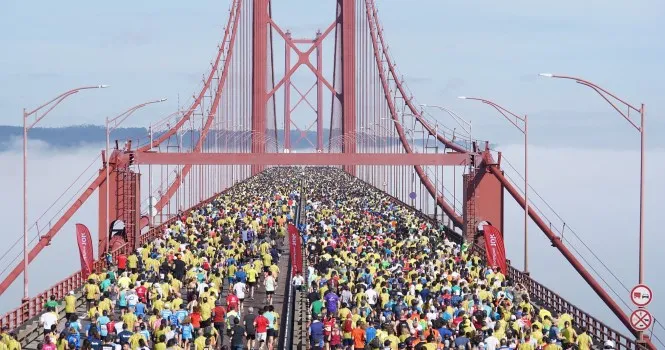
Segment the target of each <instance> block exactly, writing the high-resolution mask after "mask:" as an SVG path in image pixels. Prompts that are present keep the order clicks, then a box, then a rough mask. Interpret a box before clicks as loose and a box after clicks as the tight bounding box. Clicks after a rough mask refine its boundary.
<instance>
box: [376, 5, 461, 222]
mask: <svg viewBox="0 0 665 350" xmlns="http://www.w3.org/2000/svg"><path fill="white" fill-rule="evenodd" d="M373 6H374V5H373V4H371V3H370V2H369V1H367V2H365V7H366V12H367V21H369V22H370V23H369V28H370V35H371V36H372V48H373V50H374V59H375V60H376V65H377V67H379V77H380V78H381V85H382V87H383V93H384V97H385V99H386V102H387V103H388V109H389V111H390V116H391V118H392V120H393V121H395V122H397V121H399V117H398V116H397V108H396V106H395V102H394V101H393V99H392V97H391V95H390V87H389V86H388V77H387V76H386V71H384V70H383V69H382V68H381V67H382V64H383V63H382V62H381V57H380V52H379V44H382V39H379V38H380V33H377V30H376V28H375V27H374V26H373V25H372V19H374V20H375V21H378V19H377V18H376V16H377V13H376V8H373ZM384 50H385V48H384ZM385 56H386V57H387V53H385ZM388 64H389V66H390V65H391V64H390V62H388ZM393 74H394V72H393ZM396 81H397V80H396ZM400 91H401V90H400ZM402 93H403V92H402ZM405 100H406V98H405ZM414 114H415V113H414ZM423 126H425V124H423ZM395 129H396V130H397V134H398V136H399V139H400V142H401V143H402V146H403V147H404V151H405V152H406V153H409V154H413V149H412V148H411V145H410V144H409V141H408V140H407V138H406V133H405V131H404V127H403V126H402V125H401V124H399V123H395ZM437 137H439V135H438V134H437ZM457 148H459V149H460V153H466V151H465V150H464V149H461V147H459V146H457ZM414 170H415V171H416V173H417V174H418V177H419V178H420V181H421V182H422V184H423V186H425V188H426V189H427V192H429V193H430V195H431V196H432V198H434V199H435V201H436V203H437V205H439V206H440V207H441V209H442V210H443V212H444V213H446V215H448V217H449V218H450V219H451V220H452V221H453V223H454V225H455V226H457V227H463V226H464V219H463V218H462V217H461V216H459V215H457V213H456V212H455V210H454V209H453V208H452V207H451V206H450V205H449V204H448V203H446V201H445V200H444V198H443V197H442V196H439V194H438V190H437V189H436V188H435V186H434V184H433V183H432V181H430V179H429V178H428V177H427V174H426V173H425V170H424V169H423V168H422V167H421V166H420V165H415V166H414Z"/></svg>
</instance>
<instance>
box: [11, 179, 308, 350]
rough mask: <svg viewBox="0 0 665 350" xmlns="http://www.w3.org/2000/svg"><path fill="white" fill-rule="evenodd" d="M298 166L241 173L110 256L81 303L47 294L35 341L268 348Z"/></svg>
mask: <svg viewBox="0 0 665 350" xmlns="http://www.w3.org/2000/svg"><path fill="white" fill-rule="evenodd" d="M301 172H302V171H301V170H299V169H297V168H276V169H271V170H269V171H267V172H264V173H262V174H260V175H258V176H256V177H254V178H252V179H250V180H248V181H246V182H243V183H239V184H237V185H236V186H234V187H233V188H232V189H231V190H229V191H228V192H227V193H226V194H223V195H221V196H220V197H218V198H217V199H215V200H213V201H212V202H211V203H209V204H207V205H205V206H203V207H200V208H199V209H197V210H194V211H191V212H188V213H182V214H181V217H180V218H179V220H178V221H177V222H175V223H174V224H172V225H170V226H169V227H167V228H165V231H164V235H163V237H161V238H158V239H156V240H155V241H153V242H151V243H149V244H146V245H144V246H143V247H141V248H139V249H137V250H136V251H135V252H133V253H132V254H130V255H121V256H119V257H117V258H116V259H110V258H109V259H108V261H107V262H108V269H107V270H106V271H104V272H102V273H93V274H91V275H90V276H88V283H87V284H86V285H85V286H84V287H83V291H82V292H83V295H84V297H85V299H86V308H87V311H86V312H85V313H83V312H77V307H76V296H75V295H74V292H73V291H72V292H71V293H70V295H68V296H67V297H66V298H65V300H64V301H63V302H59V301H56V300H51V301H49V302H48V303H47V305H46V309H47V311H46V312H45V313H44V314H43V315H41V317H40V320H39V324H40V326H41V327H42V328H43V330H44V335H43V341H42V342H41V344H40V347H41V349H44V350H54V349H58V350H64V349H68V350H75V349H86V350H87V349H94V350H118V349H141V350H145V349H157V350H164V349H191V350H204V349H205V350H212V349H233V350H240V349H247V348H249V349H269V350H272V349H276V348H277V339H278V334H279V328H280V322H281V319H280V315H279V312H281V309H280V310H276V309H275V307H274V306H273V300H272V297H273V294H274V293H275V291H276V289H277V287H278V282H279V281H280V279H282V278H284V277H282V276H281V274H282V273H285V272H281V271H280V269H279V266H278V262H279V259H280V249H281V247H282V241H283V238H284V236H285V235H286V226H287V223H289V222H291V221H292V220H294V215H295V211H296V207H297V204H298V201H299V197H300V194H299V193H298V191H299V183H300V181H299V175H300V174H301ZM255 298H256V299H255ZM258 298H260V300H257V299H258ZM249 305H259V306H258V307H252V306H249ZM63 309H64V312H65V313H66V315H65V318H64V320H61V319H59V317H58V313H59V312H61V311H63ZM11 339H13V338H12V337H10V336H9V335H6V334H5V331H4V330H3V338H2V341H1V342H0V350H4V348H5V347H7V348H8V349H10V350H18V349H16V343H17V342H12V341H11ZM19 346H20V345H19Z"/></svg>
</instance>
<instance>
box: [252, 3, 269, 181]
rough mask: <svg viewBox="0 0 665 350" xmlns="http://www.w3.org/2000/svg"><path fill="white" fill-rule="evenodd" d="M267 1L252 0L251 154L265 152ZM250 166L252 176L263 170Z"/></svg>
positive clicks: (258, 166)
mask: <svg viewBox="0 0 665 350" xmlns="http://www.w3.org/2000/svg"><path fill="white" fill-rule="evenodd" d="M268 3H269V1H268V0H254V6H253V8H252V12H253V13H252V21H253V35H254V37H253V40H252V44H253V45H252V48H253V51H252V130H251V131H252V153H254V154H259V153H265V152H266V145H265V132H266V117H267V116H266V107H267V103H268V91H267V84H268V31H269V30H270V27H269V26H270V24H269V23H268V22H269V21H268V19H269V14H268ZM263 168H264V167H263V166H261V165H252V175H256V174H257V173H259V172H260V171H261V170H263Z"/></svg>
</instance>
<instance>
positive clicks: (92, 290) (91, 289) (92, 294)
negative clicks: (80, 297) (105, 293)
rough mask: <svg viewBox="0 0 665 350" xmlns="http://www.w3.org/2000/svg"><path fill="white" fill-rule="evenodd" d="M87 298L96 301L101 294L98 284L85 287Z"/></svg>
mask: <svg viewBox="0 0 665 350" xmlns="http://www.w3.org/2000/svg"><path fill="white" fill-rule="evenodd" d="M85 292H86V298H88V299H96V298H97V295H98V294H99V287H97V285H96V284H86V285H85Z"/></svg>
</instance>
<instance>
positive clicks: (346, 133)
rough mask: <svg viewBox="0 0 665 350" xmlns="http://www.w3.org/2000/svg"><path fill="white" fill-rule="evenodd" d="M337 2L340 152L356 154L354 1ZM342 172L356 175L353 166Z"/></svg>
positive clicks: (343, 0) (342, 0) (345, 168)
mask: <svg viewBox="0 0 665 350" xmlns="http://www.w3.org/2000/svg"><path fill="white" fill-rule="evenodd" d="M338 1H339V4H340V10H341V16H340V19H341V24H342V135H343V141H344V143H343V149H342V152H343V153H356V22H355V20H356V0H338ZM338 20H339V19H338ZM344 170H346V172H348V173H349V174H351V175H355V174H356V167H355V166H353V165H348V166H345V167H344Z"/></svg>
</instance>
